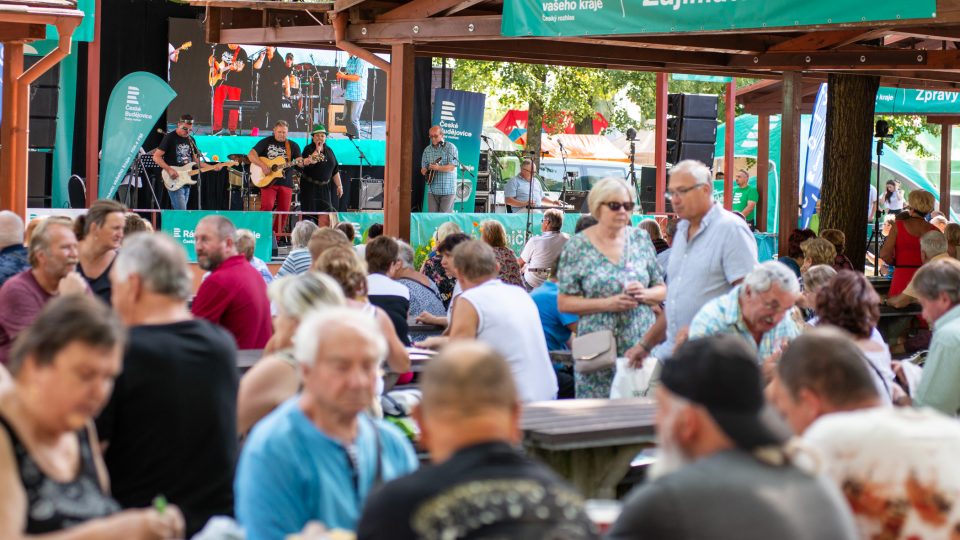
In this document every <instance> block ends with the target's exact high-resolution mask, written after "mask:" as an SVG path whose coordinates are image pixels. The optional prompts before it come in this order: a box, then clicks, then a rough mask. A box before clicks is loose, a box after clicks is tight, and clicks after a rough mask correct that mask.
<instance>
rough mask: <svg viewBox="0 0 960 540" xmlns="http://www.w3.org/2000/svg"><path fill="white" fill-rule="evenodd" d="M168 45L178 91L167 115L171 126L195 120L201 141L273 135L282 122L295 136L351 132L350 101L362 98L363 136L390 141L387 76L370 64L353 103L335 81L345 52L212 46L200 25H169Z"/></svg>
mask: <svg viewBox="0 0 960 540" xmlns="http://www.w3.org/2000/svg"><path fill="white" fill-rule="evenodd" d="M168 38H169V39H168V41H169V43H168V47H167V50H168V77H167V79H168V81H169V83H170V86H172V87H173V89H174V90H175V91H176V92H177V97H176V98H175V99H174V100H173V102H172V103H171V104H170V107H169V108H168V110H167V122H168V124H169V125H170V126H173V125H174V124H175V123H176V120H177V119H178V118H179V117H180V115H181V114H190V115H192V116H193V118H194V132H195V133H197V134H200V135H210V134H220V135H231V134H234V135H237V134H243V135H250V134H252V133H251V132H253V133H256V131H258V130H259V131H261V132H263V131H267V132H269V130H270V129H271V128H272V126H273V124H274V123H276V121H277V120H286V121H287V123H288V124H289V125H290V132H291V133H292V134H302V133H306V132H308V131H309V129H310V128H311V127H312V126H314V125H316V124H323V125H324V126H326V128H327V130H328V131H329V132H330V133H345V132H346V127H345V115H346V114H348V110H349V106H350V105H349V104H348V98H349V99H352V100H353V101H359V100H358V99H357V98H358V97H364V98H365V99H364V100H363V106H362V111H361V112H360V113H359V114H360V117H359V118H360V126H361V129H360V134H359V136H360V138H370V139H382V138H384V137H383V133H384V121H385V119H386V102H387V92H386V88H387V77H386V73H384V72H383V71H381V70H379V69H377V68H375V67H373V66H370V65H369V64H367V70H366V92H365V95H363V93H359V94H358V93H357V92H354V93H352V94H351V95H349V96H348V95H347V88H346V84H345V83H344V82H343V81H340V80H338V79H337V72H338V71H345V69H346V65H347V61H348V59H349V55H348V54H347V53H345V52H343V51H329V50H318V49H296V48H291V47H284V46H279V47H263V46H259V45H236V46H233V47H231V46H229V45H226V44H218V45H212V44H209V43H206V42H205V41H204V29H203V25H202V24H201V23H200V21H198V20H196V19H170V29H169V36H168ZM384 58H385V59H389V56H386V55H384Z"/></svg>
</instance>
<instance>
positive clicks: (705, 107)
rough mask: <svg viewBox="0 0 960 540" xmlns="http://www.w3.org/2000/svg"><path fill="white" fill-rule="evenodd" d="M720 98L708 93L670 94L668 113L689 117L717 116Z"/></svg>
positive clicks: (668, 97)
mask: <svg viewBox="0 0 960 540" xmlns="http://www.w3.org/2000/svg"><path fill="white" fill-rule="evenodd" d="M718 101H719V98H718V97H717V96H714V95H707V94H669V95H668V96H667V114H668V115H670V116H685V117H687V118H713V119H716V118H717V106H718Z"/></svg>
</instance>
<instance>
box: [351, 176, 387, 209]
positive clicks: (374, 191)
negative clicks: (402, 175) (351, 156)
mask: <svg viewBox="0 0 960 540" xmlns="http://www.w3.org/2000/svg"><path fill="white" fill-rule="evenodd" d="M358 180H359V181H360V210H383V180H381V179H379V178H362V179H359V178H354V179H353V181H354V182H356V181H358Z"/></svg>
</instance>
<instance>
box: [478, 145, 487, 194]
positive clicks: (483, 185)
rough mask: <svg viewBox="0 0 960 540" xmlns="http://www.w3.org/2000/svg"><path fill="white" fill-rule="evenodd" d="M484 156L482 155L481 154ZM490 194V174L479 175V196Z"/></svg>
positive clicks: (482, 173)
mask: <svg viewBox="0 0 960 540" xmlns="http://www.w3.org/2000/svg"><path fill="white" fill-rule="evenodd" d="M481 155H482V154H481ZM489 192H490V173H488V172H481V173H477V195H478V196H479V194H481V193H489Z"/></svg>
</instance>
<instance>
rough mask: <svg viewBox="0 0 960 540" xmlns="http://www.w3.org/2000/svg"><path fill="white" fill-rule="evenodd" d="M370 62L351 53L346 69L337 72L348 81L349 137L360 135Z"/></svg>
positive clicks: (346, 93)
mask: <svg viewBox="0 0 960 540" xmlns="http://www.w3.org/2000/svg"><path fill="white" fill-rule="evenodd" d="M369 69H370V64H368V63H366V62H365V61H364V60H363V59H362V58H358V57H356V56H353V55H350V59H349V60H347V65H346V66H345V67H344V71H338V72H337V78H338V79H342V80H345V81H347V87H346V88H345V89H344V90H345V93H344V96H343V97H344V99H345V100H346V101H347V110H346V114H345V115H344V116H346V118H347V125H346V128H347V137H359V136H360V113H361V112H362V111H363V104H364V103H366V102H367V71H369Z"/></svg>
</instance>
